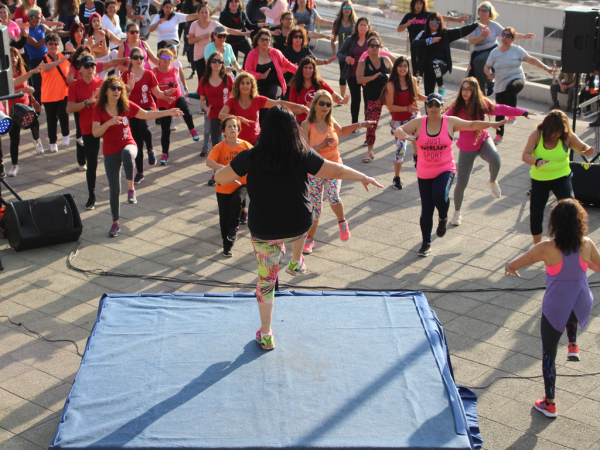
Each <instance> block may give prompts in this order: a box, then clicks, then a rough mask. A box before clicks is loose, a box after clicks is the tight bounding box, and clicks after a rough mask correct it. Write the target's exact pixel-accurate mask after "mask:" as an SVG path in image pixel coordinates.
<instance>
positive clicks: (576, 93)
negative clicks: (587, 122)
mask: <svg viewBox="0 0 600 450" xmlns="http://www.w3.org/2000/svg"><path fill="white" fill-rule="evenodd" d="M580 78H581V74H580V73H579V72H577V73H576V74H575V104H574V105H573V126H572V127H571V128H573V133H575V127H576V126H577V110H578V109H579V81H580ZM573 155H574V153H573V149H571V150H570V151H569V161H573Z"/></svg>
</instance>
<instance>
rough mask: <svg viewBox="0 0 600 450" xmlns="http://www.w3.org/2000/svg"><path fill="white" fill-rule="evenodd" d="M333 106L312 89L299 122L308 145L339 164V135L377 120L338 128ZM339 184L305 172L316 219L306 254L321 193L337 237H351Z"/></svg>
mask: <svg viewBox="0 0 600 450" xmlns="http://www.w3.org/2000/svg"><path fill="white" fill-rule="evenodd" d="M332 105H333V98H332V96H331V94H330V93H329V92H328V91H326V90H324V89H321V90H319V91H317V92H315V96H314V97H313V100H312V102H311V104H310V112H309V113H308V117H307V119H306V120H305V121H304V122H302V133H303V134H304V137H306V140H307V141H308V143H309V145H310V146H311V147H312V148H313V149H314V150H315V151H316V152H317V153H319V155H321V156H322V157H323V158H324V159H326V160H328V161H331V162H334V163H338V164H342V158H341V157H340V152H339V150H338V144H339V137H341V136H346V135H347V134H350V133H352V132H353V131H354V130H356V129H358V128H361V127H364V128H368V127H370V126H373V125H375V124H376V122H375V121H367V122H359V123H354V124H352V125H346V126H345V127H341V126H340V125H338V123H337V122H336V121H335V120H334V119H333V116H332V111H333V108H332ZM341 185H342V180H326V179H324V178H317V177H315V176H313V175H310V174H309V175H308V186H309V195H310V200H311V202H312V204H313V210H314V214H315V219H314V222H313V224H312V227H311V228H310V230H308V236H307V238H306V242H305V243H304V248H303V250H302V253H304V254H305V255H307V254H309V253H312V251H313V247H314V245H315V233H316V232H317V228H318V227H319V217H320V216H321V205H322V203H323V193H326V194H327V199H328V200H329V204H330V205H331V209H332V210H333V212H334V213H335V215H336V216H337V219H338V222H339V226H340V239H341V240H342V241H347V240H348V239H350V228H348V221H347V220H346V217H345V215H344V204H343V203H342V200H341V199H340V187H341Z"/></svg>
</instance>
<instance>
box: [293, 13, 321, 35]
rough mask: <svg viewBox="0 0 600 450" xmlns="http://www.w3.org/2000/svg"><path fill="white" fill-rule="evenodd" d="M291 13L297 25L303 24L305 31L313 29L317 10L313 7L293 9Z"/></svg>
mask: <svg viewBox="0 0 600 450" xmlns="http://www.w3.org/2000/svg"><path fill="white" fill-rule="evenodd" d="M293 14H294V18H295V19H296V24H297V25H305V26H306V27H305V29H306V31H315V18H316V16H317V12H316V11H315V10H314V9H307V10H306V11H303V12H300V11H295V12H294V13H293Z"/></svg>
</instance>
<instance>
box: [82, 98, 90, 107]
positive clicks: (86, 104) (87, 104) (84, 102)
mask: <svg viewBox="0 0 600 450" xmlns="http://www.w3.org/2000/svg"><path fill="white" fill-rule="evenodd" d="M83 106H85V107H86V108H87V107H88V106H90V105H89V103H88V101H87V100H84V101H83Z"/></svg>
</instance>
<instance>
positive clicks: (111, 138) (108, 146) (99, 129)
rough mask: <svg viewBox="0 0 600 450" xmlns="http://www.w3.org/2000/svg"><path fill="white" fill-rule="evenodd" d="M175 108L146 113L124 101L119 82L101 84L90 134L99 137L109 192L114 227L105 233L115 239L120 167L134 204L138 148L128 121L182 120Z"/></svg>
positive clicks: (111, 78)
mask: <svg viewBox="0 0 600 450" xmlns="http://www.w3.org/2000/svg"><path fill="white" fill-rule="evenodd" d="M181 115H182V112H181V111H180V110H179V109H178V108H173V109H167V110H164V109H163V110H162V111H145V110H143V109H142V108H140V107H139V106H138V105H136V104H135V103H133V102H130V101H129V100H128V98H127V89H125V84H124V83H123V80H121V78H119V77H116V76H114V75H111V76H109V77H107V78H106V80H104V82H103V83H102V86H100V92H99V93H98V103H97V105H96V107H95V108H94V112H93V117H92V134H93V135H94V137H96V138H99V137H100V136H102V140H103V144H102V154H103V155H104V169H105V171H106V177H107V178H108V185H109V188H110V211H111V213H112V219H113V224H112V226H111V228H110V231H109V232H108V235H109V236H110V237H115V236H117V235H118V234H119V232H120V231H121V228H120V226H119V208H120V202H119V195H120V194H121V165H123V167H124V168H125V178H126V179H127V188H128V191H127V202H128V203H137V199H136V196H135V189H134V187H133V161H134V160H135V157H136V154H137V145H136V143H135V141H134V139H133V137H132V135H131V129H130V128H129V121H130V119H132V118H134V117H135V118H138V119H142V120H151V119H158V118H165V117H166V118H168V121H169V123H170V122H171V120H170V117H178V116H181Z"/></svg>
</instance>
